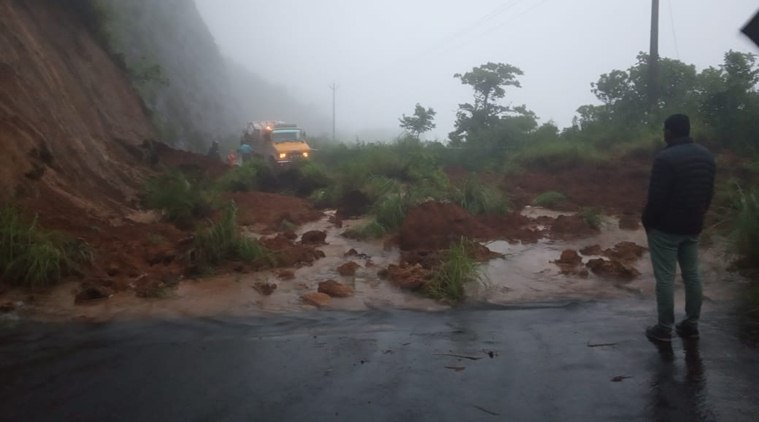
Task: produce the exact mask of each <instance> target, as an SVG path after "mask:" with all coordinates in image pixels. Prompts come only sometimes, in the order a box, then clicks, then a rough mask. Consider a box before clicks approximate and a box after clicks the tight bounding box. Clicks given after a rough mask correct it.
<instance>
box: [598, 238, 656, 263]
mask: <svg viewBox="0 0 759 422" xmlns="http://www.w3.org/2000/svg"><path fill="white" fill-rule="evenodd" d="M647 250H648V249H646V248H645V247H643V246H640V245H638V244H636V243H634V242H619V243H617V244H616V245H614V248H612V249H606V250H605V251H604V256H607V257H609V258H613V259H617V260H620V261H622V262H626V263H631V262H635V261H637V260H638V259H640V258H641V257H642V256H643V253H644V252H646V251H647Z"/></svg>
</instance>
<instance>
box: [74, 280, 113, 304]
mask: <svg viewBox="0 0 759 422" xmlns="http://www.w3.org/2000/svg"><path fill="white" fill-rule="evenodd" d="M111 296H113V290H112V289H111V288H109V287H106V286H102V285H98V284H95V283H87V282H86V283H82V285H81V287H80V288H79V291H78V292H77V293H76V296H75V297H74V303H76V304H77V305H79V304H82V303H87V302H92V301H94V300H99V299H107V298H109V297H111Z"/></svg>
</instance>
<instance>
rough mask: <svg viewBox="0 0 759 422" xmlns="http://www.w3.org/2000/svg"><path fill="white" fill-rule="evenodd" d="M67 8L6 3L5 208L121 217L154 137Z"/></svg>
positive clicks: (1, 145) (2, 96) (0, 31)
mask: <svg viewBox="0 0 759 422" xmlns="http://www.w3.org/2000/svg"><path fill="white" fill-rule="evenodd" d="M65 3H66V2H59V1H55V0H25V1H23V2H21V1H6V0H4V1H0V52H1V53H0V137H1V138H2V139H1V140H0V200H2V201H3V202H4V201H6V200H8V199H10V198H13V197H16V198H34V197H36V196H40V195H44V196H46V197H47V199H48V200H50V201H59V200H60V201H67V202H71V203H73V204H74V205H75V206H77V207H79V208H82V209H83V210H85V211H86V212H87V213H88V214H91V215H95V216H99V217H103V216H108V215H113V214H114V213H115V214H118V213H119V210H121V209H122V206H123V205H124V204H127V203H129V201H131V200H132V199H133V198H134V196H135V188H136V184H137V183H138V181H139V180H141V174H142V170H141V169H144V167H143V166H141V165H140V164H141V162H142V161H143V160H142V157H141V156H142V154H143V151H142V149H141V148H140V145H142V144H143V142H144V141H145V140H146V139H151V138H152V137H153V129H152V127H151V125H150V123H149V121H148V119H147V118H146V117H145V112H144V111H143V108H142V106H141V103H140V101H139V99H138V97H137V96H136V95H135V93H134V91H133V90H132V88H131V87H130V85H129V83H128V81H127V80H126V78H125V77H124V75H123V72H122V71H121V70H120V69H119V68H118V67H117V66H116V65H114V63H113V62H112V61H111V59H110V58H109V57H108V55H107V54H106V53H105V52H104V51H103V49H102V48H100V46H99V45H98V44H97V43H96V42H95V40H94V39H93V38H92V36H91V34H90V33H89V32H88V31H87V30H86V29H85V25H84V24H83V22H82V21H81V19H82V18H81V17H79V16H77V15H76V13H74V12H72V11H71V10H72V9H71V8H67V6H66V5H65ZM130 151H131V152H130Z"/></svg>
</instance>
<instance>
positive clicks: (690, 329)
mask: <svg viewBox="0 0 759 422" xmlns="http://www.w3.org/2000/svg"><path fill="white" fill-rule="evenodd" d="M675 332H676V333H677V335H678V336H680V337H682V338H698V325H696V324H693V323H690V322H688V321H681V322H680V323H678V324H675Z"/></svg>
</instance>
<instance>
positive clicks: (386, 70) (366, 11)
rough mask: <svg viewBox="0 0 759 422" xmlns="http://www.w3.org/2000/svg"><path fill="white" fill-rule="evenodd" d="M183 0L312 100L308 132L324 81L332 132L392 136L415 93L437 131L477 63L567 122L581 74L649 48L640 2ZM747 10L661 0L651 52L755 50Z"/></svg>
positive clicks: (584, 84) (324, 115)
mask: <svg viewBox="0 0 759 422" xmlns="http://www.w3.org/2000/svg"><path fill="white" fill-rule="evenodd" d="M195 1H196V4H197V7H198V10H199V12H200V14H201V16H202V17H203V19H204V20H205V22H206V24H207V25H208V28H209V30H210V32H211V34H212V35H213V37H214V39H215V40H216V43H217V45H218V47H219V49H220V50H221V53H222V54H223V55H224V56H225V57H227V58H228V59H229V60H231V61H233V62H236V63H239V65H240V66H242V67H244V68H247V69H248V70H250V71H251V72H253V73H255V74H257V75H259V76H260V77H261V78H262V79H264V80H266V81H267V82H269V83H270V84H273V85H275V86H279V87H281V89H282V90H283V93H286V94H287V95H289V96H291V97H292V98H294V99H296V100H297V101H299V102H300V103H302V104H304V105H305V106H306V109H313V110H318V111H317V112H315V113H316V114H317V116H308V120H309V123H308V124H310V125H312V126H314V127H313V128H312V130H311V131H312V132H314V131H318V132H323V133H329V132H331V124H332V121H331V117H332V100H333V90H332V89H331V88H330V86H331V85H332V84H333V83H334V84H335V85H336V86H337V89H336V90H335V92H334V94H335V97H334V98H335V115H336V129H337V138H338V139H341V140H344V141H349V140H355V139H360V140H365V141H373V140H386V139H391V138H393V137H395V136H398V135H399V134H401V129H400V128H399V126H398V118H400V117H401V116H402V115H403V114H406V115H411V114H412V113H413V110H414V105H415V104H416V103H420V104H421V105H423V106H425V107H432V108H433V109H434V110H435V111H436V112H437V116H436V120H435V123H436V125H437V127H436V128H435V129H433V130H432V131H431V132H429V133H427V134H426V138H427V139H428V140H435V139H437V140H441V141H445V140H446V138H447V134H448V133H449V132H450V131H451V130H452V129H453V123H454V120H455V115H456V111H457V109H458V105H459V104H460V103H464V102H469V101H471V98H472V92H471V89H470V88H469V87H467V86H463V85H462V84H461V83H460V81H459V80H457V79H455V78H453V74H454V73H464V72H467V71H469V70H471V69H472V68H473V67H476V66H479V65H481V64H484V63H487V62H502V63H508V64H511V65H514V66H517V67H518V68H520V69H521V70H522V71H523V72H524V75H523V76H521V77H520V78H519V80H520V83H521V86H522V87H521V88H510V89H508V90H507V93H506V97H505V99H504V101H503V102H502V104H503V105H513V106H516V105H521V104H524V105H526V106H527V108H528V109H530V110H532V111H534V112H535V113H536V114H537V115H538V117H539V119H540V122H548V121H553V122H554V123H555V124H556V125H557V126H559V127H560V128H561V127H567V126H569V125H570V124H571V121H572V118H573V116H575V110H576V109H577V108H578V107H579V106H581V105H584V104H598V101H597V100H596V99H595V97H594V96H593V94H592V93H591V91H590V88H591V86H590V84H591V83H592V82H595V81H596V80H597V79H598V77H599V76H600V75H601V74H603V73H607V72H609V71H611V70H613V69H627V68H628V67H630V66H632V65H633V64H634V62H635V57H636V55H637V54H638V53H639V52H641V51H646V52H647V51H648V48H649V30H650V19H651V3H650V2H648V1H638V2H621V1H614V2H612V1H608V0H581V1H573V2H561V1H551V0H543V1H537V0H535V1H520V0H511V1H496V0H476V1H471V2H468V3H466V5H462V3H461V2H454V1H448V0H446V1H428V0H424V1H414V2H401V1H398V0H385V1H382V2H379V1H373V2H354V1H348V0H330V1H322V2H311V1H305V0H284V1H276V2H274V1H270V2H263V1H252V2H251V1H247V0H226V1H224V2H218V1H214V0H195ZM756 9H757V5H756V2H755V1H752V0H731V1H726V2H715V1H708V0H697V1H693V0H662V1H661V2H660V9H659V13H660V14H659V54H660V56H662V57H669V58H673V59H678V60H681V61H683V62H685V63H688V64H694V65H695V66H696V67H697V68H698V69H703V68H706V67H709V66H718V65H720V64H721V63H722V59H723V55H724V53H726V52H727V51H728V50H730V49H733V50H737V51H742V52H757V49H756V47H755V46H754V44H752V43H751V42H750V41H749V40H748V39H747V38H746V37H745V36H743V35H742V34H741V33H740V28H741V27H742V26H743V25H744V24H745V23H746V22H747V21H748V20H749V19H750V18H751V16H753V14H754V13H756ZM233 89H234V87H233ZM266 108H267V107H266V105H265V104H258V105H257V110H258V112H257V113H256V114H257V115H260V114H261V113H264V114H266ZM277 112H279V113H283V111H281V110H279V111H277V110H272V114H276V113H277ZM278 117H279V116H276V115H272V116H270V118H278ZM301 118H302V119H305V118H306V117H305V116H303V117H301Z"/></svg>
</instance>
